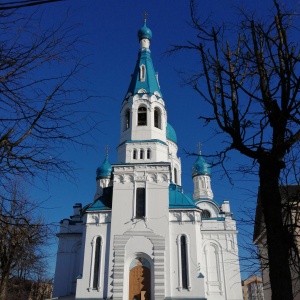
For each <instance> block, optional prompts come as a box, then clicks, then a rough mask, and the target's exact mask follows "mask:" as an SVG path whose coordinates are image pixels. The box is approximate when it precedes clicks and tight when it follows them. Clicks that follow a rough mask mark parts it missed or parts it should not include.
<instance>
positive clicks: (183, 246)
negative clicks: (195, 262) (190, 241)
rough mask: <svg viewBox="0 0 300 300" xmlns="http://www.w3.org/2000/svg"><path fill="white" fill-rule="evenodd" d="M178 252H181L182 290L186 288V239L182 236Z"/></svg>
mask: <svg viewBox="0 0 300 300" xmlns="http://www.w3.org/2000/svg"><path fill="white" fill-rule="evenodd" d="M180 250H181V251H180V252H181V279H182V288H183V289H187V288H188V279H187V253H186V237H185V236H184V235H182V236H181V237H180Z"/></svg>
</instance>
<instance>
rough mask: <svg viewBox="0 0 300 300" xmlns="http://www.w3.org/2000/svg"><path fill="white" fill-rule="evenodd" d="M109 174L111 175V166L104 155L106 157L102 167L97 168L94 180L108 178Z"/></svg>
mask: <svg viewBox="0 0 300 300" xmlns="http://www.w3.org/2000/svg"><path fill="white" fill-rule="evenodd" d="M111 174H112V166H111V164H110V162H109V161H108V154H106V157H105V159H104V161H103V163H102V165H101V166H100V167H98V168H97V171H96V180H98V179H105V178H110V177H111Z"/></svg>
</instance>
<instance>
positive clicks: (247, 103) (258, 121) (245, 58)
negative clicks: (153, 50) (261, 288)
mask: <svg viewBox="0 0 300 300" xmlns="http://www.w3.org/2000/svg"><path fill="white" fill-rule="evenodd" d="M273 4H274V7H273V11H272V13H273V15H272V16H270V17H265V18H264V20H258V19H255V14H253V15H250V14H247V13H245V12H240V14H241V15H240V16H241V19H242V20H239V22H240V23H239V24H238V25H237V26H238V28H236V27H234V28H233V27H231V30H230V32H229V35H226V34H227V31H226V27H225V26H222V25H221V26H217V25H213V26H211V27H209V26H208V25H209V22H207V23H204V22H201V21H200V19H199V17H198V14H197V11H196V1H193V0H192V1H191V2H190V7H191V17H192V26H193V27H194V29H195V30H196V32H197V33H196V34H197V38H198V40H197V41H189V42H188V43H187V45H185V46H175V47H174V49H173V51H177V50H182V49H187V50H193V51H197V52H198V53H199V56H200V61H201V67H200V68H199V70H198V71H197V73H196V74H194V75H192V76H191V77H190V78H189V81H188V83H189V84H190V85H192V87H193V88H194V89H195V91H197V92H198V93H199V95H200V96H201V99H203V100H204V101H206V102H207V103H209V104H210V105H211V108H212V114H211V115H201V116H200V119H202V120H204V121H205V123H206V124H208V123H210V122H215V123H216V124H217V126H218V127H219V128H220V133H222V134H224V135H225V136H226V138H227V142H228V146H227V147H225V148H224V149H223V150H222V151H220V152H218V153H217V157H218V158H219V162H221V163H224V161H225V160H226V158H227V157H228V155H229V152H230V151H231V150H237V151H238V152H239V153H240V154H242V155H243V156H245V157H248V158H250V159H251V160H252V162H253V165H255V166H257V167H258V176H259V184H260V197H261V205H262V211H263V215H264V221H265V224H266V235H267V244H268V263H269V272H270V282H271V289H272V299H273V300H277V299H278V300H279V299H285V300H292V299H293V291H292V280H291V272H290V261H289V260H290V251H291V249H292V248H294V243H295V240H294V237H293V233H292V232H291V231H290V230H288V229H287V227H286V226H285V224H284V221H283V214H282V208H283V206H282V199H281V194H280V189H279V185H280V176H281V173H282V170H284V169H285V168H286V163H287V161H286V157H287V154H288V153H289V151H291V150H292V149H293V147H295V146H296V145H298V144H299V140H300V130H299V125H300V101H299V96H300V95H299V91H300V90H299V88H300V76H299V67H300V66H299V62H300V51H299V45H298V42H297V40H296V37H298V34H299V32H298V29H299V28H296V27H295V26H294V24H293V23H292V20H293V17H295V15H294V14H293V13H292V12H288V11H286V10H284V7H282V6H281V5H280V4H279V2H278V1H277V0H273ZM295 33H297V34H295ZM233 35H235V39H234V38H233ZM229 36H230V37H229ZM229 40H230V42H229ZM232 41H233V42H232ZM253 165H252V166H250V167H249V168H248V170H247V171H251V170H252V167H253ZM245 169H246V168H244V170H245Z"/></svg>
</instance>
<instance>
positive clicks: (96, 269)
mask: <svg viewBox="0 0 300 300" xmlns="http://www.w3.org/2000/svg"><path fill="white" fill-rule="evenodd" d="M100 242H101V239H100V236H98V237H97V238H96V245H95V252H94V253H95V257H94V276H93V277H94V280H93V289H98V287H99V271H100Z"/></svg>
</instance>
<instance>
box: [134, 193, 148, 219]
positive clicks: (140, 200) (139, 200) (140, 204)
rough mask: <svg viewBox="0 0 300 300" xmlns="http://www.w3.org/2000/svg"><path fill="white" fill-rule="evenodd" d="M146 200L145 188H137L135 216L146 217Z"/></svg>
mask: <svg viewBox="0 0 300 300" xmlns="http://www.w3.org/2000/svg"><path fill="white" fill-rule="evenodd" d="M145 202H146V191H145V188H137V189H136V206H135V217H136V218H139V219H140V218H143V217H145Z"/></svg>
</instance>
